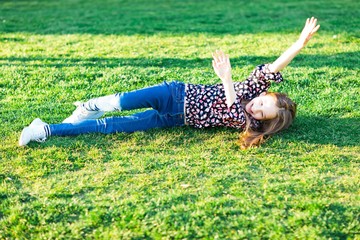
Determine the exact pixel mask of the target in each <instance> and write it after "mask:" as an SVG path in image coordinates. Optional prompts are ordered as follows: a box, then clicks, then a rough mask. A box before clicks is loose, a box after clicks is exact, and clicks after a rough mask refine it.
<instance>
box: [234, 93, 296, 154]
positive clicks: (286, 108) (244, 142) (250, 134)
mask: <svg viewBox="0 0 360 240" xmlns="http://www.w3.org/2000/svg"><path fill="white" fill-rule="evenodd" d="M267 95H270V96H273V97H274V98H275V99H276V106H277V107H278V108H279V111H278V113H277V114H276V117H275V118H273V119H270V120H265V121H261V126H260V128H259V129H252V128H251V125H250V119H249V117H247V124H246V128H245V130H244V131H243V132H242V133H241V134H240V139H239V145H240V147H241V149H246V148H249V147H252V146H259V145H260V144H261V143H263V142H264V141H265V140H266V139H267V138H268V137H270V136H271V135H273V134H275V133H277V132H279V131H281V130H283V129H286V128H288V127H289V126H290V125H291V123H292V122H293V120H294V118H295V115H296V103H294V102H293V101H292V100H291V99H290V98H289V97H288V96H287V95H286V94H283V93H267Z"/></svg>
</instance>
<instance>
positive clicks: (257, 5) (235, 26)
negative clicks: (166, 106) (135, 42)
mask: <svg viewBox="0 0 360 240" xmlns="http://www.w3.org/2000/svg"><path fill="white" fill-rule="evenodd" d="M0 9H2V13H1V17H0V20H1V22H2V24H1V25H0V32H5V33H11V32H28V33H35V34H74V33H87V34H123V35H133V34H158V33H165V34H189V33H208V34H219V35H223V34H241V33H257V32H261V33H263V32H274V33H278V32H284V31H285V32H286V31H292V32H293V31H296V30H297V29H299V28H301V26H302V25H303V23H304V19H305V18H306V17H309V16H312V15H314V16H316V17H318V18H319V19H321V21H322V23H321V24H322V31H331V32H339V31H340V32H342V31H344V32H348V33H355V32H356V31H355V30H356V29H357V26H358V25H359V24H358V18H357V17H356V16H357V15H358V12H357V9H359V3H358V1H349V2H348V3H346V2H341V3H340V2H339V3H337V1H327V0H319V1H300V2H299V1H272V2H271V4H270V3H269V1H267V0H258V1H238V0H226V1H214V0H207V1H193V0H184V1H168V0H156V1H148V0H135V1H117V0H105V1H99V0H89V1H72V0H64V1H2V2H0ZM199 10H201V11H199ZM344 19H347V20H348V19H351V21H350V22H349V21H345V20H344Z"/></svg>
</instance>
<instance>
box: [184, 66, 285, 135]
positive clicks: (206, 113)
mask: <svg viewBox="0 0 360 240" xmlns="http://www.w3.org/2000/svg"><path fill="white" fill-rule="evenodd" d="M282 80H283V78H282V76H281V74H280V73H279V72H278V73H272V72H271V71H270V70H269V64H263V65H259V66H257V67H256V68H255V69H254V71H253V72H252V73H251V74H250V76H249V77H248V78H247V79H246V80H245V81H244V82H236V83H234V88H235V92H236V100H235V102H234V103H233V104H232V105H231V106H230V107H228V106H227V104H226V97H225V91H224V87H223V85H222V84H215V85H201V84H187V87H186V90H185V121H186V124H188V125H190V126H194V127H196V128H205V127H217V126H225V127H232V128H236V129H244V128H245V127H246V117H245V106H244V104H242V103H241V102H242V100H247V101H248V100H251V99H253V98H255V97H257V96H259V95H260V94H261V93H262V92H265V91H267V90H268V88H269V87H270V81H275V82H281V81H282ZM249 119H250V121H251V123H250V126H251V127H252V128H258V127H259V126H260V121H258V120H256V119H254V118H252V117H251V116H250V115H249Z"/></svg>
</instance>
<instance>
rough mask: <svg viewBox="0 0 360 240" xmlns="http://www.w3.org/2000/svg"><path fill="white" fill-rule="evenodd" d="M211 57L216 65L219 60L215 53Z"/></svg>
mask: <svg viewBox="0 0 360 240" xmlns="http://www.w3.org/2000/svg"><path fill="white" fill-rule="evenodd" d="M212 56H213V59H214V61H215V63H218V62H219V59H218V56H217V54H216V52H215V53H213V55H212Z"/></svg>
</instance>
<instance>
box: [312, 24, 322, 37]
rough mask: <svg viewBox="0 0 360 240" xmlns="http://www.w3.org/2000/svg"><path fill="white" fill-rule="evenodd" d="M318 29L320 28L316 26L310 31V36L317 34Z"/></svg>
mask: <svg viewBox="0 0 360 240" xmlns="http://www.w3.org/2000/svg"><path fill="white" fill-rule="evenodd" d="M319 28H320V25H317V26H316V27H315V28H314V29H313V30H312V31H311V33H310V34H311V35H313V34H314V33H316V32H317V30H319Z"/></svg>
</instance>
